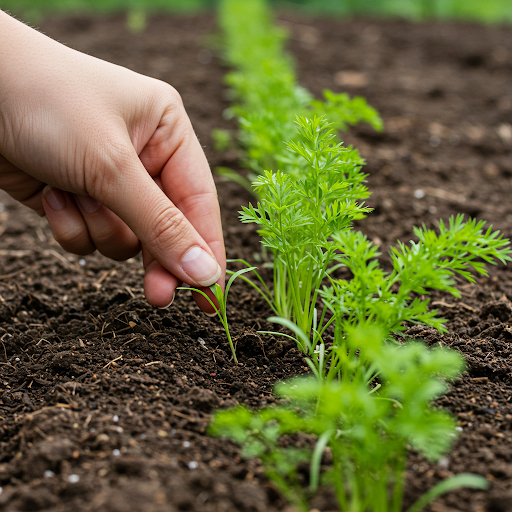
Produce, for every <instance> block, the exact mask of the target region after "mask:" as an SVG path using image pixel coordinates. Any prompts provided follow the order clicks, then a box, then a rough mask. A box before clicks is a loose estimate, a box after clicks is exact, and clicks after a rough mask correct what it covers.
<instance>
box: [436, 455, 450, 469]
mask: <svg viewBox="0 0 512 512" xmlns="http://www.w3.org/2000/svg"><path fill="white" fill-rule="evenodd" d="M437 464H438V465H439V466H441V467H442V468H447V467H448V465H449V464H450V461H449V460H448V459H447V457H443V458H442V459H440V460H439V462H438V463H437Z"/></svg>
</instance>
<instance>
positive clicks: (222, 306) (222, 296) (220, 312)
mask: <svg viewBox="0 0 512 512" xmlns="http://www.w3.org/2000/svg"><path fill="white" fill-rule="evenodd" d="M253 270H256V267H249V268H243V269H241V270H239V271H237V272H234V273H232V275H231V277H230V278H229V281H228V282H227V283H226V287H225V289H224V290H223V289H222V286H220V285H219V284H217V283H215V284H214V285H212V286H210V290H211V291H212V292H213V294H214V296H215V298H216V299H217V303H218V306H217V305H216V304H215V303H214V302H213V301H212V299H211V298H210V297H208V295H207V294H206V293H205V292H204V291H203V290H199V289H197V288H184V287H180V288H178V290H191V291H193V292H197V293H199V294H201V295H202V296H203V297H204V298H205V299H206V300H207V301H208V302H209V303H210V305H211V306H212V308H213V309H214V310H215V313H217V316H218V317H219V319H220V321H221V323H222V327H224V330H225V331H226V337H227V338H228V342H229V346H230V348H231V353H232V354H233V360H234V361H235V363H236V364H238V359H237V357H236V349H235V345H234V344H233V340H232V338H231V333H230V332H229V323H228V316H227V305H228V293H229V289H230V288H231V285H232V284H233V281H234V280H235V279H236V278H237V277H238V276H241V275H242V274H245V273H246V272H251V271H253Z"/></svg>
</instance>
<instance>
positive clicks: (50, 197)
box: [43, 185, 66, 211]
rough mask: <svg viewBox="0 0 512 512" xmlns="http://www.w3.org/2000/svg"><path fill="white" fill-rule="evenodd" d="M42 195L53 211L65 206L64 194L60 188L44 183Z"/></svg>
mask: <svg viewBox="0 0 512 512" xmlns="http://www.w3.org/2000/svg"><path fill="white" fill-rule="evenodd" d="M43 196H44V198H45V199H46V202H47V203H48V204H49V205H50V208H51V209H52V210H55V211H59V210H62V208H64V206H66V196H65V195H64V192H62V190H59V189H58V188H53V187H51V186H50V185H46V187H44V189H43Z"/></svg>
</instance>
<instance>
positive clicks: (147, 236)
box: [97, 155, 222, 287]
mask: <svg viewBox="0 0 512 512" xmlns="http://www.w3.org/2000/svg"><path fill="white" fill-rule="evenodd" d="M115 175H116V176H117V178H116V179H114V180H113V183H112V186H107V187H106V189H107V190H111V191H115V193H113V194H109V193H107V194H106V196H107V197H98V198H97V199H98V200H99V201H100V202H102V203H103V204H105V205H106V206H107V207H108V208H110V209H111V210H112V211H114V212H115V213H116V214H117V215H118V216H119V217H121V219H123V220H124V221H125V222H126V224H127V225H128V226H129V227H130V228H131V229H132V231H133V232H134V233H135V234H136V236H137V237H138V238H139V240H140V241H141V242H142V244H143V245H144V247H145V249H146V250H147V251H148V253H149V254H150V255H151V256H152V257H153V258H154V259H155V260H156V261H158V263H160V265H162V267H164V268H165V269H166V270H167V271H168V272H170V273H171V274H173V275H174V276H175V277H176V278H177V279H178V280H180V281H183V282H185V283H187V284H189V285H192V286H199V287H206V286H211V285H212V284H214V283H215V282H217V281H218V280H219V278H220V277H221V275H222V269H221V267H220V265H219V263H218V262H217V260H216V258H215V256H214V254H213V252H212V250H211V249H210V247H209V246H208V244H207V243H206V242H205V241H204V239H203V238H202V237H201V236H200V235H199V233H198V232H197V230H196V229H195V227H194V226H193V225H192V224H191V223H190V222H189V220H188V219H187V218H186V217H185V215H184V214H183V212H181V211H180V209H179V208H178V207H177V206H176V205H175V204H174V203H173V202H172V201H171V199H170V198H169V197H168V196H167V195H166V194H165V193H164V192H163V191H162V190H161V189H160V188H159V187H158V185H157V184H156V183H155V182H154V180H153V178H152V177H151V176H150V175H149V174H148V173H147V171H146V169H145V168H144V167H143V165H142V163H141V162H140V160H139V158H138V157H137V155H133V158H131V159H130V161H129V162H125V163H124V165H123V166H122V172H121V173H119V172H117V173H115ZM104 190H105V188H104ZM98 195H103V194H98ZM205 208H207V205H205ZM219 224H220V219H219ZM213 227H214V226H212V229H213Z"/></svg>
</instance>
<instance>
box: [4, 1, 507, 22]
mask: <svg viewBox="0 0 512 512" xmlns="http://www.w3.org/2000/svg"><path fill="white" fill-rule="evenodd" d="M240 1H243V0H240ZM272 3H273V4H275V5H276V7H280V8H282V9H286V8H293V9H294V10H295V11H296V10H297V9H301V10H303V11H304V12H305V13H307V14H318V15H321V14H330V15H332V14H336V15H339V16H379V17H401V18H408V19H415V20H422V19H433V18H434V19H440V18H441V19H470V20H478V21H484V22H489V23H504V22H511V21H512V0H288V1H282V0H273V1H272ZM215 4H216V0H0V8H2V9H4V10H7V11H9V12H11V13H12V14H15V15H17V16H20V17H22V18H24V19H26V20H29V21H35V20H38V19H40V18H41V17H44V16H46V15H49V14H54V13H68V14H69V13H71V14H78V13H83V12H98V13H107V12H110V13H111V12H130V11H134V12H144V13H152V12H162V11H167V12H194V11H199V10H201V9H211V8H213V7H215Z"/></svg>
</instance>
